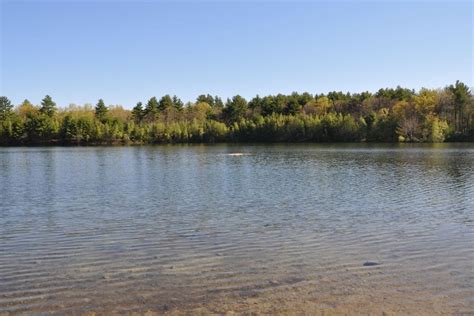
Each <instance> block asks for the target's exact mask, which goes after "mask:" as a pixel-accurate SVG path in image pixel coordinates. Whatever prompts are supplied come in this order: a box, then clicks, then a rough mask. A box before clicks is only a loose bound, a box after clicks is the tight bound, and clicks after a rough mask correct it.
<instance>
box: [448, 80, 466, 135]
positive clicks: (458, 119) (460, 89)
mask: <svg viewBox="0 0 474 316" xmlns="http://www.w3.org/2000/svg"><path fill="white" fill-rule="evenodd" d="M449 90H450V91H451V92H452V93H453V95H454V128H455V131H456V132H461V133H462V132H463V131H465V128H466V127H467V124H465V122H464V117H465V113H464V112H465V109H466V107H467V105H468V103H469V102H470V99H471V91H470V89H469V87H468V86H467V85H466V84H464V83H462V82H460V81H459V80H457V81H456V83H455V84H454V85H450V86H449Z"/></svg>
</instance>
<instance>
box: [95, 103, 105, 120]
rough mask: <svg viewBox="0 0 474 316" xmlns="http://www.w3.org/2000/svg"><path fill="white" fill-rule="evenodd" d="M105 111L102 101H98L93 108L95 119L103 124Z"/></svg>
mask: <svg viewBox="0 0 474 316" xmlns="http://www.w3.org/2000/svg"><path fill="white" fill-rule="evenodd" d="M107 111H108V109H107V107H106V106H105V103H104V100H102V99H99V102H97V105H96V106H95V117H97V118H98V119H99V120H100V121H102V122H104V121H105V120H106V118H107Z"/></svg>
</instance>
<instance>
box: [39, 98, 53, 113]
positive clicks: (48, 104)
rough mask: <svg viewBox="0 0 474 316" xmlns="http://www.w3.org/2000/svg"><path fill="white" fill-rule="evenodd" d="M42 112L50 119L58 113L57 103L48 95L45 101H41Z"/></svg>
mask: <svg viewBox="0 0 474 316" xmlns="http://www.w3.org/2000/svg"><path fill="white" fill-rule="evenodd" d="M40 112H41V113H44V114H46V115H47V116H49V117H52V116H53V115H54V113H55V112H56V103H54V101H53V99H52V98H51V97H50V96H49V95H46V96H45V97H44V99H43V100H41V108H40Z"/></svg>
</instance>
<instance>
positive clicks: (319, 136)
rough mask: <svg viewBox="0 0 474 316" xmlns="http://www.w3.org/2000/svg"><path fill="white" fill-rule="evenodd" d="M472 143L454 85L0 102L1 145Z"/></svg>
mask: <svg viewBox="0 0 474 316" xmlns="http://www.w3.org/2000/svg"><path fill="white" fill-rule="evenodd" d="M473 140H474V99H473V96H472V94H471V91H470V89H469V87H467V86H466V85H465V84H464V83H462V82H459V81H457V82H456V83H455V84H453V85H450V86H447V87H445V88H444V89H437V90H432V89H421V90H420V91H417V92H415V91H414V90H410V89H405V88H401V87H397V88H395V89H392V88H387V89H380V90H379V91H377V92H376V93H374V94H373V93H370V92H362V93H354V94H350V93H343V92H335V91H334V92H330V93H328V94H315V95H313V94H310V93H307V92H305V93H302V94H300V93H296V92H294V93H292V94H291V95H283V94H278V95H269V96H265V97H260V96H258V95H257V96H256V97H254V98H253V99H251V100H249V101H247V100H246V99H245V98H243V97H241V96H239V95H236V96H234V97H232V98H230V99H227V100H226V101H225V102H224V101H223V100H222V99H221V98H219V97H217V96H211V95H200V96H198V97H197V99H196V101H195V102H193V103H191V102H189V103H187V104H183V102H182V101H181V100H180V99H179V98H178V97H177V96H170V95H165V96H163V97H161V98H160V99H158V98H156V97H152V98H150V99H149V100H148V101H147V102H146V103H145V104H143V103H142V102H138V103H137V104H136V106H135V107H133V109H132V110H126V109H123V108H122V107H120V106H106V104H105V102H104V101H103V100H102V99H100V100H98V102H97V104H96V106H95V107H93V106H91V105H84V106H76V105H70V106H69V107H67V108H58V107H57V105H56V103H55V102H54V101H53V99H52V98H51V97H50V96H49V95H47V96H46V97H45V98H44V99H43V100H42V101H41V104H40V105H33V104H32V103H30V102H29V101H28V100H25V101H24V102H23V103H22V104H20V105H18V106H16V107H14V106H13V104H12V103H11V102H10V100H9V99H8V98H7V97H0V144H1V145H36V144H122V143H123V144H127V143H137V144H144V143H180V142H223V141H230V142H247V141H248V142H360V141H370V142H443V141H473Z"/></svg>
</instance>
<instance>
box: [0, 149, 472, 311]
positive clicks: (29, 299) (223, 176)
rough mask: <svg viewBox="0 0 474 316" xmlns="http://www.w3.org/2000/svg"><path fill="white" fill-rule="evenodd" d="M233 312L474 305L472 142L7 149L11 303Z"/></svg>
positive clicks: (0, 275) (0, 254)
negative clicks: (368, 263) (369, 263)
mask: <svg viewBox="0 0 474 316" xmlns="http://www.w3.org/2000/svg"><path fill="white" fill-rule="evenodd" d="M367 261H371V262H376V263H378V264H377V265H375V266H364V263H365V262H367ZM231 311H234V312H236V313H245V312H249V311H253V312H257V313H290V314H292V313H303V312H305V313H307V314H311V315H313V314H325V315H330V314H340V313H347V312H348V313H350V314H358V313H361V314H362V313H365V314H367V313H374V315H375V314H382V313H383V312H385V313H386V314H390V313H393V314H416V313H418V314H427V315H433V314H437V313H439V314H461V313H474V145H473V144H464V145H456V144H451V145H449V144H441V145H367V144H353V145H329V144H328V145H208V146H206V145H175V146H172V145H170V146H144V147H88V148H84V147H83V148H80V147H75V148H73V147H66V148H65V147H56V148H0V314H2V313H3V314H6V315H8V314H15V315H16V314H42V313H44V314H49V313H58V314H65V315H66V314H67V315H69V314H83V313H96V314H116V313H130V312H138V313H145V312H150V314H153V313H157V314H161V313H164V312H167V313H170V314H180V313H186V312H189V313H190V314H199V313H201V314H207V313H226V312H231Z"/></svg>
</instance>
